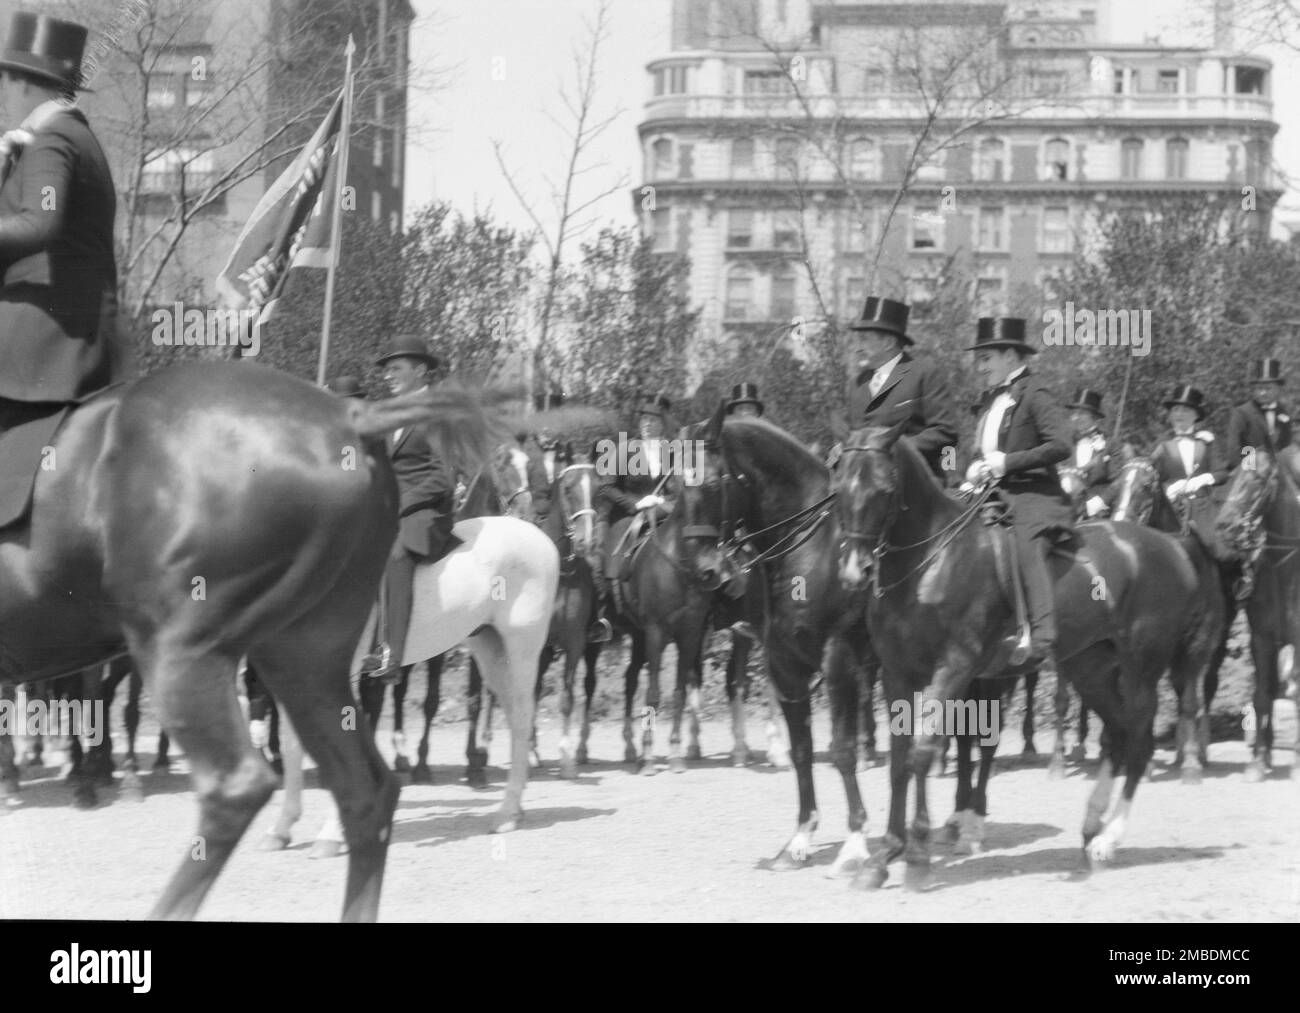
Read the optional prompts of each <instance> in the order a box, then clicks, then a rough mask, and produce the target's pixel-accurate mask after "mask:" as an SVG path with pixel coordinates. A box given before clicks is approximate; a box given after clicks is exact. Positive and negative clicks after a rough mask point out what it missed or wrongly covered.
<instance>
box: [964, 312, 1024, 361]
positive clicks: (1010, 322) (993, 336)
mask: <svg viewBox="0 0 1300 1013" xmlns="http://www.w3.org/2000/svg"><path fill="white" fill-rule="evenodd" d="M986 348H1014V349H1016V350H1017V351H1019V352H1024V353H1025V354H1026V355H1036V354H1037V353H1038V349H1036V348H1031V347H1030V346H1029V345H1027V344H1026V343H1025V321H1024V320H1023V319H1021V318H1020V317H980V318H979V322H978V323H977V324H976V325H975V344H973V345H971V346H970V347H969V348H967V349H966V351H968V352H980V351H983V350H984V349H986Z"/></svg>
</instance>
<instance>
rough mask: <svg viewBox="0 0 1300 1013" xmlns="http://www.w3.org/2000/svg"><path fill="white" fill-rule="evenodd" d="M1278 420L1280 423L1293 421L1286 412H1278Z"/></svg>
mask: <svg viewBox="0 0 1300 1013" xmlns="http://www.w3.org/2000/svg"><path fill="white" fill-rule="evenodd" d="M1277 420H1278V421H1279V422H1290V421H1291V416H1290V415H1288V414H1287V413H1286V412H1278V413H1277Z"/></svg>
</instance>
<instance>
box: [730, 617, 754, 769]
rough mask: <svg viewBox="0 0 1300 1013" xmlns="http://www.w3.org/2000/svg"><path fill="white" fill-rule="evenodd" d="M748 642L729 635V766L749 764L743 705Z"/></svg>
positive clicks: (745, 693)
mask: <svg viewBox="0 0 1300 1013" xmlns="http://www.w3.org/2000/svg"><path fill="white" fill-rule="evenodd" d="M748 663H749V640H748V638H746V637H742V636H741V635H740V634H738V633H732V635H731V652H730V655H729V656H728V658H727V702H728V704H729V705H730V708H731V765H732V766H733V767H744V766H746V765H747V764H748V763H749V743H748V741H746V739H747V736H746V728H745V725H746V721H745V704H746V703H747V701H748V700H749V671H748Z"/></svg>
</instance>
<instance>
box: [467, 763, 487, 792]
mask: <svg viewBox="0 0 1300 1013" xmlns="http://www.w3.org/2000/svg"><path fill="white" fill-rule="evenodd" d="M465 783H466V784H468V785H469V786H470V787H471V788H486V787H487V786H488V781H487V771H485V770H484V769H483V768H482V767H467V768H465Z"/></svg>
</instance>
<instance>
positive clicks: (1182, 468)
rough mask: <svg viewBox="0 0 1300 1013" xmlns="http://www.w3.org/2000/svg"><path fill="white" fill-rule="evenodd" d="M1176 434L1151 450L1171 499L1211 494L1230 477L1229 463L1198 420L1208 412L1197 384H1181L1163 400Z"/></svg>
mask: <svg viewBox="0 0 1300 1013" xmlns="http://www.w3.org/2000/svg"><path fill="white" fill-rule="evenodd" d="M1164 406H1165V408H1166V410H1167V411H1168V414H1169V425H1170V426H1171V427H1172V428H1173V431H1174V433H1173V436H1171V437H1170V438H1169V439H1167V440H1164V441H1162V442H1161V443H1160V444H1159V445H1158V446H1157V447H1156V449H1155V450H1154V451H1153V452H1152V454H1151V463H1152V464H1153V465H1155V468H1156V474H1157V475H1159V476H1160V481H1161V483H1163V484H1164V487H1165V495H1166V496H1168V497H1169V501H1170V502H1171V503H1174V504H1175V505H1177V502H1178V500H1180V499H1183V498H1188V499H1190V498H1193V497H1199V496H1201V495H1206V496H1208V490H1209V489H1210V488H1211V487H1212V486H1215V485H1221V484H1222V483H1223V482H1225V481H1226V480H1227V478H1228V470H1229V469H1228V465H1227V462H1225V461H1224V460H1223V458H1222V456H1221V455H1220V452H1219V449H1218V447H1217V445H1216V444H1215V442H1214V434H1213V433H1212V432H1210V431H1209V430H1208V429H1201V430H1197V429H1196V424H1197V423H1198V422H1200V421H1202V420H1203V419H1204V418H1205V416H1206V415H1208V414H1209V409H1208V408H1207V407H1206V404H1205V395H1204V394H1202V393H1201V392H1200V391H1199V390H1197V389H1196V388H1195V387H1188V386H1179V387H1175V388H1174V390H1173V392H1172V393H1171V394H1170V396H1169V397H1167V398H1166V399H1165V400H1164Z"/></svg>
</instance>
